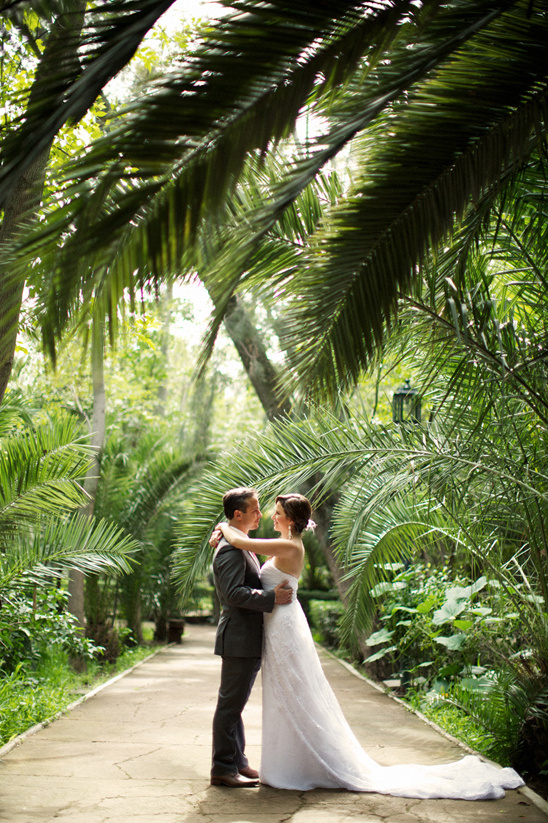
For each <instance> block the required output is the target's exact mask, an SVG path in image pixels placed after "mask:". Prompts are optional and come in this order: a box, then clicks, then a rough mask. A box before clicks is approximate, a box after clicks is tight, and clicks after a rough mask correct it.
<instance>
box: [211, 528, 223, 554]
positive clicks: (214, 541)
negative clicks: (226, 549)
mask: <svg viewBox="0 0 548 823" xmlns="http://www.w3.org/2000/svg"><path fill="white" fill-rule="evenodd" d="M222 536H223V533H222V531H221V529H220V528H219V526H215V528H214V530H213V531H212V532H211V537H210V538H209V545H210V546H211V547H212V548H213V549H216V548H217V546H218V545H219V540H220V539H221V537H222Z"/></svg>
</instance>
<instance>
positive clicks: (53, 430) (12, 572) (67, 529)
mask: <svg viewBox="0 0 548 823" xmlns="http://www.w3.org/2000/svg"><path fill="white" fill-rule="evenodd" d="M90 457H91V449H90V447H89V446H87V445H86V443H85V441H84V439H83V438H82V437H81V435H80V433H79V431H78V428H77V426H76V424H75V423H74V421H72V420H70V419H69V420H49V421H48V420H46V421H44V422H41V423H38V422H36V423H34V424H33V425H32V426H29V425H28V424H27V426H26V427H22V425H21V415H20V414H16V412H15V411H14V409H13V408H12V409H10V408H9V407H6V409H4V408H3V409H2V411H0V486H1V488H2V500H1V506H0V532H1V534H2V551H1V552H0V589H2V590H3V589H6V588H9V587H10V586H12V585H14V584H16V583H18V582H23V581H25V580H29V579H30V580H34V581H36V582H38V583H40V582H43V581H44V580H46V579H48V578H51V577H56V576H57V577H58V576H60V575H61V574H63V573H64V572H66V570H67V569H68V568H76V569H79V570H81V571H83V572H85V573H89V572H97V571H99V570H101V569H107V568H108V569H110V570H111V571H112V572H113V573H117V574H120V573H127V572H128V571H129V570H130V569H131V567H132V561H131V556H132V554H133V553H134V551H135V548H136V544H135V542H134V541H133V540H132V539H130V538H128V537H127V536H125V535H123V534H122V532H121V530H120V529H119V528H116V527H115V526H113V525H112V524H109V523H107V522H106V521H105V520H101V519H99V518H97V519H90V518H88V517H84V516H82V515H79V514H78V511H79V509H80V508H81V507H82V505H83V504H84V503H85V502H86V494H85V492H84V491H83V488H82V481H83V479H84V477H85V475H86V471H87V467H88V465H89V462H90Z"/></svg>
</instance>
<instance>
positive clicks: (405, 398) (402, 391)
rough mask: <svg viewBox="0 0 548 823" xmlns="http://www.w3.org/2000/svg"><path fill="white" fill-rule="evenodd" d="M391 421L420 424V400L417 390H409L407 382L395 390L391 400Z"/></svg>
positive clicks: (409, 386) (409, 385)
mask: <svg viewBox="0 0 548 823" xmlns="http://www.w3.org/2000/svg"><path fill="white" fill-rule="evenodd" d="M392 420H393V421H394V423H407V422H409V421H411V422H412V423H420V422H421V399H420V396H419V393H418V391H417V389H412V388H411V383H410V382H409V380H406V381H405V385H404V386H400V387H399V389H396V391H395V392H394V396H393V398H392Z"/></svg>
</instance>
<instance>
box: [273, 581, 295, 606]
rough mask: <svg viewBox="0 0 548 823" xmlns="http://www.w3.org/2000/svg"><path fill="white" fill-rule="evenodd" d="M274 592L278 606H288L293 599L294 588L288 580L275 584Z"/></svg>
mask: <svg viewBox="0 0 548 823" xmlns="http://www.w3.org/2000/svg"><path fill="white" fill-rule="evenodd" d="M274 593H275V595H276V598H275V600H274V602H275V603H276V604H277V605H278V606H286V605H287V604H288V603H291V601H292V599H293V589H292V588H291V586H288V585H287V580H284V581H283V582H282V583H278V585H277V586H274Z"/></svg>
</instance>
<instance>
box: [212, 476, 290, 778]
mask: <svg viewBox="0 0 548 823" xmlns="http://www.w3.org/2000/svg"><path fill="white" fill-rule="evenodd" d="M223 507H224V512H225V517H226V519H227V520H228V523H229V525H230V526H232V528H233V529H237V530H239V531H241V532H243V533H244V534H245V535H247V534H248V533H249V532H250V531H252V530H253V529H256V528H257V526H258V525H259V521H260V519H261V516H262V515H261V509H260V506H259V498H258V496H257V492H256V491H255V490H254V489H247V488H239V489H230V491H227V492H226V494H225V495H224V497H223ZM259 571H260V565H259V561H258V560H257V558H256V557H255V555H254V554H253V553H252V552H247V551H241V550H240V549H236V548H234V547H233V546H231V545H230V543H228V542H227V541H226V540H225V538H224V537H222V536H221V539H220V540H219V543H218V547H217V551H216V553H215V557H214V559H213V572H214V575H215V587H216V589H217V593H218V595H219V600H220V601H221V606H222V614H221V618H220V620H219V625H218V626H217V634H216V637H215V654H219V655H221V657H222V666H221V685H220V688H219V697H218V701H217V708H216V710H215V715H214V717H213V763H212V767H211V785H212V786H228V787H229V788H245V787H249V786H256V785H257V784H258V779H259V773H258V772H257V771H256V770H255V769H252V768H251V767H250V766H249V763H248V760H247V757H246V756H245V736H244V725H243V721H242V712H243V710H244V707H245V704H246V703H247V700H248V698H249V695H250V693H251V688H252V686H253V683H254V682H255V678H256V676H257V673H258V671H259V668H260V665H261V653H262V645H263V612H271V611H272V610H273V608H274V605H275V604H276V603H278V604H282V605H283V604H286V603H290V602H291V589H290V588H289V587H287V588H286V587H285V583H286V582H287V581H284V582H283V583H280V584H279V585H278V586H276V588H274V589H272V590H270V591H263V589H262V587H261V579H260V577H259Z"/></svg>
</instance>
